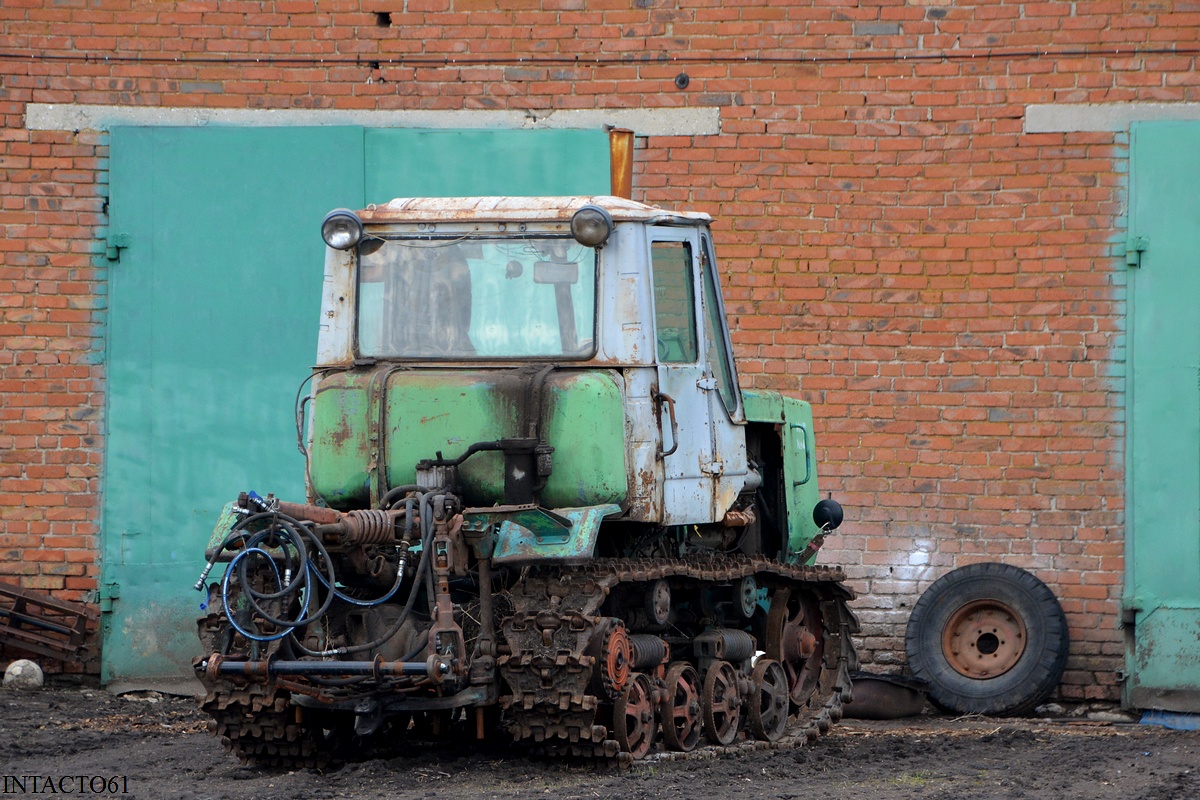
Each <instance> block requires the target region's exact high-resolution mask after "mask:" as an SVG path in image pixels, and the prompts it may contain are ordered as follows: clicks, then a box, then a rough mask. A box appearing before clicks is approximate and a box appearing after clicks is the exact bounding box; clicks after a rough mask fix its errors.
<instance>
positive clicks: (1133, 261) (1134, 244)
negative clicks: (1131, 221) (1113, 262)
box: [1125, 236, 1150, 267]
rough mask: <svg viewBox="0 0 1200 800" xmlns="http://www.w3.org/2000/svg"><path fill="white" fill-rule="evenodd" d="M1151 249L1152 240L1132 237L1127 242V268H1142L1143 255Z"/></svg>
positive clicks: (1143, 237)
mask: <svg viewBox="0 0 1200 800" xmlns="http://www.w3.org/2000/svg"><path fill="white" fill-rule="evenodd" d="M1149 247H1150V240H1149V239H1147V238H1146V237H1145V236H1131V237H1129V240H1128V241H1126V242H1125V266H1127V267H1140V266H1141V265H1142V253H1144V252H1146V250H1147V249H1148V248H1149Z"/></svg>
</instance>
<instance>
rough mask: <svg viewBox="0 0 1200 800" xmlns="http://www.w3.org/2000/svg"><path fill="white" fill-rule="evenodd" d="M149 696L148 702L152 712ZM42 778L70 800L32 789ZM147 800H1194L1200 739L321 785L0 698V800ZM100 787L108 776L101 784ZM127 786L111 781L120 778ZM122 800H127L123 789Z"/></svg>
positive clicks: (849, 727) (180, 730)
mask: <svg viewBox="0 0 1200 800" xmlns="http://www.w3.org/2000/svg"><path fill="white" fill-rule="evenodd" d="M147 698H149V699H147ZM4 776H42V780H43V781H44V777H45V776H49V777H51V778H53V779H54V780H55V781H58V779H59V778H63V777H65V778H67V781H66V782H65V783H60V784H58V785H59V786H60V787H62V789H65V790H66V791H60V792H54V791H51V790H48V789H47V788H46V787H45V786H44V785H43V784H42V783H40V782H39V783H37V784H36V786H35V782H34V781H32V780H31V779H29V778H26V779H25V789H24V791H23V792H22V790H21V787H20V786H19V785H18V784H17V783H15V782H14V781H13V780H12V779H11V778H6V777H4ZM78 776H86V777H87V782H86V784H87V785H85V786H84V790H85V791H84V792H82V794H88V793H89V792H90V791H91V789H93V788H96V787H100V786H102V785H103V786H106V787H109V788H115V789H116V794H120V795H121V796H124V797H137V798H195V799H199V798H213V799H214V800H215V799H216V798H238V799H240V798H255V800H272V799H273V798H281V799H282V798H286V799H287V800H292V799H293V798H314V800H316V799H317V798H338V797H349V798H435V797H436V798H438V800H456V799H457V798H464V799H465V798H470V800H486V799H487V798H514V797H553V798H585V799H590V798H598V797H599V798H603V797H617V798H623V799H624V800H635V799H636V798H655V799H656V800H658V799H659V798H661V799H663V800H669V799H670V798H687V799H688V800H730V798H738V800H741V798H778V800H792V799H793V798H795V800H800V799H801V798H804V800H808V799H809V798H871V800H901V799H902V798H933V799H936V798H947V799H949V798H953V799H954V800H962V799H963V798H989V799H990V798H1061V799H1062V800H1085V799H1086V800H1106V799H1107V798H1112V800H1118V799H1119V800H1195V799H1196V798H1200V732H1178V731H1170V730H1166V729H1163V728H1157V727H1149V726H1142V725H1137V724H1121V723H1112V722H1100V721H1095V720H1071V721H1053V720H1044V719H1042V720H1038V719H1023V720H1013V719H1006V720H996V719H959V720H954V719H949V718H946V717H937V716H922V717H916V718H909V719H906V720H899V721H894V722H865V721H859V720H845V721H843V722H842V723H841V724H839V725H838V726H836V727H835V728H834V730H833V731H832V732H831V733H830V734H829V735H827V736H825V737H824V738H822V739H821V740H819V741H818V742H817V743H816V744H815V745H812V746H807V747H789V748H785V749H775V750H757V751H756V750H745V751H742V752H739V753H736V754H727V755H723V756H719V757H709V758H702V759H692V760H686V761H655V760H653V759H651V760H648V761H643V762H639V763H638V764H635V765H634V766H632V767H630V768H628V769H624V770H617V769H612V768H597V767H596V766H595V765H592V764H578V763H559V762H547V761H544V760H537V759H531V758H528V757H525V756H523V755H521V754H520V753H517V752H499V753H488V754H479V753H476V752H474V751H472V750H469V749H465V748H463V747H462V746H451V747H448V748H446V749H443V750H432V749H429V748H427V747H421V748H415V749H412V750H411V751H410V752H408V753H405V754H404V755H402V756H400V757H395V758H390V759H387V760H378V761H369V762H365V763H358V764H350V765H348V766H345V767H343V768H341V769H339V770H336V771H331V772H325V773H320V772H316V771H309V770H299V771H271V770H265V769H259V768H254V767H245V766H241V765H239V764H238V763H237V761H236V760H234V759H233V758H231V757H229V756H227V755H226V753H225V751H224V749H223V748H222V746H221V743H220V742H219V741H218V740H217V739H215V738H214V737H212V736H210V735H209V734H208V733H206V732H205V719H204V718H203V717H202V716H201V714H200V713H199V712H198V711H197V710H196V709H195V706H194V704H193V703H192V702H191V701H189V700H187V699H181V698H171V697H164V696H160V695H142V696H141V699H131V698H120V697H113V696H111V695H109V694H107V693H105V692H103V691H99V690H96V689H86V688H85V689H81V688H78V687H75V688H53V689H44V690H41V691H33V692H24V691H16V690H12V689H4V690H0V797H6V796H32V795H33V793H34V789H35V788H36V789H38V790H39V796H40V795H43V794H56V795H57V796H62V795H65V794H68V793H70V794H81V792H80V791H79V789H80V786H81V781H80V780H79V778H78ZM93 776H103V777H104V778H106V779H109V780H108V782H107V783H104V782H103V781H102V782H101V783H96V782H95V781H92V780H91V779H92V777H93ZM112 778H118V779H119V780H118V781H117V782H116V783H114V782H113V781H112V780H111V779H112ZM122 790H124V792H122Z"/></svg>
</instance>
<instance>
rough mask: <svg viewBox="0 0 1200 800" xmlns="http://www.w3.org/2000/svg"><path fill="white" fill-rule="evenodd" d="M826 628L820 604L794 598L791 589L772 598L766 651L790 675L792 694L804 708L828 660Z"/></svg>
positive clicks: (768, 617) (774, 594) (775, 594)
mask: <svg viewBox="0 0 1200 800" xmlns="http://www.w3.org/2000/svg"><path fill="white" fill-rule="evenodd" d="M823 633H824V631H823V628H822V626H821V615H820V612H819V611H818V608H817V604H816V603H815V602H812V601H810V600H805V599H803V598H793V597H792V592H791V590H790V589H779V590H777V591H776V592H775V593H773V594H772V595H771V608H770V611H768V612H767V637H766V645H765V647H764V652H765V655H766V657H767V658H769V659H771V660H772V661H778V662H779V664H780V666H781V667H782V668H783V672H784V674H785V675H786V676H787V685H788V694H789V697H790V698H791V701H792V702H793V703H795V704H796V705H797V706H803V705H804V704H805V703H806V702H808V699H809V698H810V697H812V695H813V692H815V691H816V690H817V685H818V683H819V682H820V679H821V663H822V660H823V658H824V649H825V648H824V644H823V641H822V636H823Z"/></svg>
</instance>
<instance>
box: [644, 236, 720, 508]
mask: <svg viewBox="0 0 1200 800" xmlns="http://www.w3.org/2000/svg"><path fill="white" fill-rule="evenodd" d="M699 253H700V240H699V237H698V236H697V234H696V231H695V229H692V228H688V229H678V228H655V229H654V230H653V231H652V232H651V235H650V269H651V273H652V279H653V286H654V324H655V346H656V350H657V364H658V391H659V395H660V398H659V422H660V424H661V426H662V442H663V472H664V486H663V523H664V524H666V525H684V524H693V523H703V522H712V521H713V513H712V506H713V492H714V490H715V488H716V478H715V476H714V473H713V469H712V464H713V438H712V406H711V402H710V399H709V390H708V389H707V388H706V387H707V386H708V385H709V384H710V383H711V380H710V379H709V375H708V365H707V363H706V362H705V359H704V352H703V341H702V339H701V337H700V335H699V332H700V328H699V324H698V323H699V321H700V319H701V307H700V297H699V293H698V292H697V288H698V287H699V285H700V283H699V272H700V270H699ZM672 412H674V413H672Z"/></svg>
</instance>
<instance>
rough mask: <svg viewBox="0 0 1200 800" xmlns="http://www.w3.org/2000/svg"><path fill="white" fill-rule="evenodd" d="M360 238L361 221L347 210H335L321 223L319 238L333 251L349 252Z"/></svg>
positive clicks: (361, 230)
mask: <svg viewBox="0 0 1200 800" xmlns="http://www.w3.org/2000/svg"><path fill="white" fill-rule="evenodd" d="M362 236H363V226H362V220H360V219H359V218H358V215H357V214H355V213H354V212H353V211H351V210H350V209H348V208H335V209H334V210H333V211H330V212H329V213H328V214H326V215H325V221H324V222H322V223H321V238H322V239H324V240H325V244H327V245H329V246H330V247H332V248H333V249H335V250H349V249H350V248H351V247H354V245H356V244H358V243H359V241H360V240H361V239H362Z"/></svg>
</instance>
